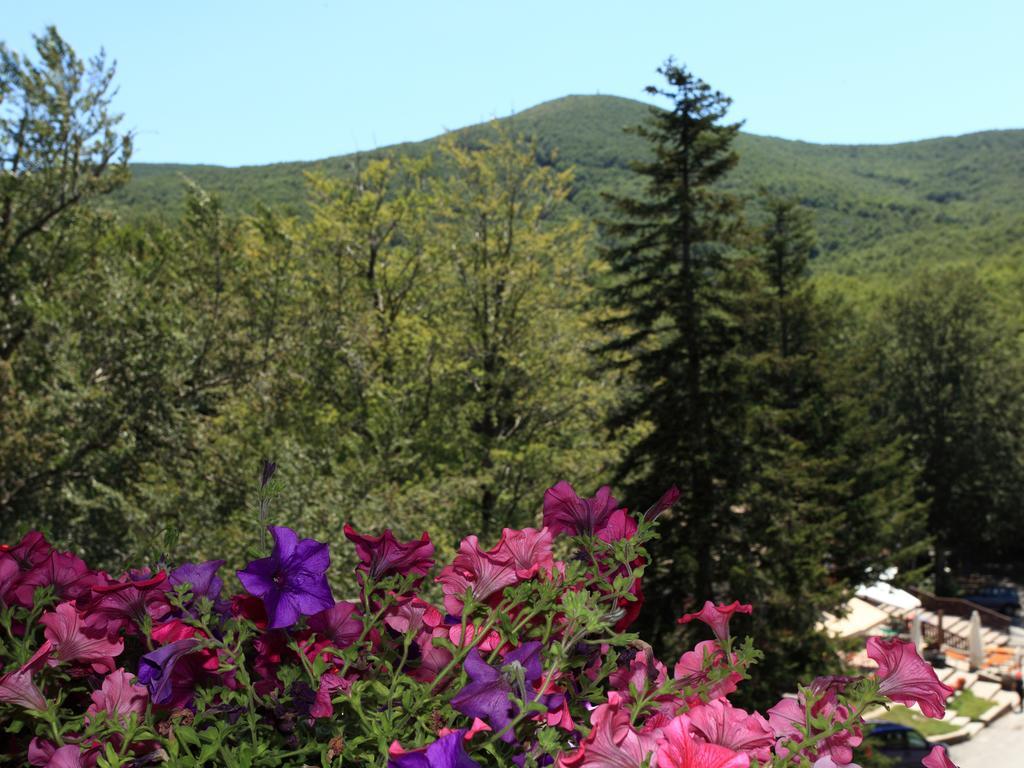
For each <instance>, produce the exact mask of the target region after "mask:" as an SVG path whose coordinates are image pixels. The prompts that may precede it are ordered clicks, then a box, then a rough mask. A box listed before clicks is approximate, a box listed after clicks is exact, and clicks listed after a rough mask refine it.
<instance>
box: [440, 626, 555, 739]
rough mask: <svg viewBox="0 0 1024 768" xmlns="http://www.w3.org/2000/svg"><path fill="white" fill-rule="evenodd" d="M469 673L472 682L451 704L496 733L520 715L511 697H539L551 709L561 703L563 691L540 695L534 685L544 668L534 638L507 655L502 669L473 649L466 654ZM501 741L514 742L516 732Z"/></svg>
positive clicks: (503, 737)
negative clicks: (489, 662)
mask: <svg viewBox="0 0 1024 768" xmlns="http://www.w3.org/2000/svg"><path fill="white" fill-rule="evenodd" d="M464 667H465V670H466V674H468V675H469V679H470V682H469V683H467V684H466V686H465V687H464V688H463V689H462V690H461V691H459V692H458V693H457V694H456V695H455V697H454V698H453V699H452V702H451V703H452V707H454V708H455V709H456V710H458V711H459V712H461V713H462V714H464V715H468V716H469V717H479V718H480V719H481V720H483V721H485V722H486V723H487V724H488V725H490V726H491V728H493V729H494V731H495V732H496V733H500V732H501V731H503V730H504V729H505V728H506V727H507V726H508V724H509V723H511V722H512V720H513V719H514V718H515V716H516V715H517V714H519V707H518V706H517V705H516V704H515V702H513V701H512V699H511V696H512V695H513V694H515V695H516V697H517V698H519V699H524V698H530V699H533V698H535V697H537V700H538V701H540V702H541V703H542V704H544V705H545V706H546V707H548V708H549V709H551V708H553V707H560V706H561V705H562V696H561V695H560V694H544V695H541V696H539V697H538V695H537V692H536V690H535V686H536V684H537V683H538V682H540V679H541V676H542V675H543V668H542V666H541V662H540V643H539V642H537V641H536V640H531V641H530V642H528V643H523V644H522V645H521V646H520V647H519V648H516V650H514V651H512V652H511V653H508V654H506V655H505V658H504V662H503V664H502V665H501V667H500V668H495V667H492V666H491V665H490V664H488V663H487V662H485V661H484V660H483V659H482V658H480V652H479V651H478V650H477V649H476V648H474V649H473V650H471V651H470V652H469V654H468V655H467V656H466V661H465V665H464ZM501 740H502V741H505V742H508V743H512V742H513V741H515V734H514V733H512V731H511V730H509V731H507V732H505V733H504V734H502V736H501Z"/></svg>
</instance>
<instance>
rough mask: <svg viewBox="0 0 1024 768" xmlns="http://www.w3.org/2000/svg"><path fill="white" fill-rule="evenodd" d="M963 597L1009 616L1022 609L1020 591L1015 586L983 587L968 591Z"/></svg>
mask: <svg viewBox="0 0 1024 768" xmlns="http://www.w3.org/2000/svg"><path fill="white" fill-rule="evenodd" d="M963 598H964V600H970V601H971V602H972V603H977V604H978V605H981V606H984V607H985V608H991V609H992V610H993V611H999V612H1000V613H1004V614H1006V615H1007V616H1013V615H1015V614H1016V613H1017V612H1018V611H1019V610H1020V593H1019V592H1018V591H1017V590H1016V589H1015V588H1014V587H997V586H990V587H982V588H981V589H975V590H972V591H971V592H968V593H967V594H965V595H964V596H963Z"/></svg>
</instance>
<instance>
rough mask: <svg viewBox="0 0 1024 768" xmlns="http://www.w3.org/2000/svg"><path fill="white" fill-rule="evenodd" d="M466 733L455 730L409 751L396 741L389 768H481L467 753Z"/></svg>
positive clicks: (392, 749)
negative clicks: (464, 741) (464, 744)
mask: <svg viewBox="0 0 1024 768" xmlns="http://www.w3.org/2000/svg"><path fill="white" fill-rule="evenodd" d="M465 733H466V732H465V731H461V730H460V731H453V732H452V733H449V734H448V735H446V736H442V737H441V738H439V739H438V740H437V741H435V742H433V743H431V744H428V745H427V746H426V747H422V748H420V749H413V750H410V751H408V752H406V751H405V750H403V749H401V748H400V747H398V746H397V743H396V744H395V745H393V746H392V748H391V755H390V757H391V759H390V760H388V768H480V763H478V762H477V761H476V760H474V759H473V758H471V757H470V756H469V755H467V754H466V750H465V747H464V746H463V739H464V736H465Z"/></svg>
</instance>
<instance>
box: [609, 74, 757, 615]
mask: <svg viewBox="0 0 1024 768" xmlns="http://www.w3.org/2000/svg"><path fill="white" fill-rule="evenodd" d="M658 71H659V73H660V74H661V75H663V76H664V77H665V80H666V85H665V86H664V87H663V88H658V87H654V86H652V87H650V88H648V92H650V93H652V94H658V95H661V96H665V97H667V98H668V99H669V100H670V101H671V104H670V108H669V109H667V110H664V111H663V110H660V109H652V111H651V115H650V118H649V120H648V122H647V123H646V124H644V125H643V126H640V127H638V128H636V129H634V131H635V133H636V134H637V135H639V136H641V137H643V138H644V139H646V140H647V141H648V142H649V144H650V148H651V150H652V155H653V156H652V157H651V159H650V160H649V161H647V162H643V163H640V164H638V165H636V166H635V170H636V171H637V172H638V173H639V174H640V175H641V176H642V177H644V179H645V181H646V194H645V195H644V196H643V197H642V198H627V197H619V198H613V200H612V202H613V203H614V204H615V207H616V208H617V210H618V212H619V214H620V219H619V220H618V221H616V222H615V223H612V224H610V225H609V226H608V234H609V235H610V237H611V240H612V245H611V246H610V247H609V249H608V252H607V258H608V261H609V262H610V265H611V268H612V271H613V286H612V288H611V290H610V296H611V301H612V304H613V307H614V308H615V310H616V312H615V315H614V317H613V319H612V321H611V322H612V323H613V324H614V325H615V326H616V327H617V329H618V336H617V338H616V339H615V341H614V342H613V343H611V344H610V345H609V347H608V352H609V353H610V355H611V358H612V359H613V360H614V363H615V364H616V365H618V366H620V367H621V368H622V369H623V370H624V372H625V374H626V376H627V380H628V381H629V382H631V383H632V389H631V390H630V392H629V395H628V397H627V399H626V402H625V404H624V406H623V407H622V408H621V409H620V410H619V411H618V413H617V414H616V416H615V417H614V419H613V421H612V424H613V426H616V427H619V428H622V427H633V428H635V429H637V430H638V431H639V432H640V433H641V434H640V437H639V439H638V440H637V441H636V442H635V443H634V445H633V446H632V447H631V449H630V450H629V452H628V454H627V456H626V457H625V460H624V462H623V464H622V466H621V469H620V478H619V481H620V483H622V484H624V486H625V487H626V488H627V490H628V491H630V492H634V491H635V492H636V493H635V494H632V495H639V494H641V493H650V489H651V488H657V487H661V486H663V485H667V484H669V483H676V484H677V485H678V486H679V488H680V491H681V494H682V495H681V498H680V501H679V503H678V504H677V506H676V508H675V511H674V513H673V519H672V520H671V522H669V523H668V524H667V525H665V526H664V528H663V539H662V541H661V543H660V545H659V547H658V551H657V552H655V556H654V562H655V563H657V564H658V565H659V570H658V571H656V572H654V573H653V574H650V576H651V578H650V579H649V581H648V584H649V585H650V588H651V589H652V590H653V591H654V593H655V596H654V599H653V600H649V601H648V604H649V606H650V607H649V608H648V610H647V613H646V621H647V622H648V623H649V626H650V628H651V629H652V630H653V631H654V632H655V633H660V631H662V630H664V629H666V628H667V627H668V625H669V623H670V622H672V620H673V619H674V617H675V616H676V615H678V611H679V608H680V605H679V603H680V599H681V597H683V596H685V595H686V594H687V593H690V594H691V596H700V597H704V596H707V597H712V596H713V590H712V586H713V584H714V582H715V579H716V575H718V574H716V560H717V557H718V550H719V543H718V537H719V535H720V529H721V528H722V526H723V525H724V524H725V523H726V521H727V520H728V518H729V516H730V515H731V512H730V511H729V508H730V505H731V501H732V499H733V494H734V491H735V486H736V483H737V481H738V471H739V461H738V459H739V457H740V455H741V443H742V411H743V403H742V396H741V392H740V390H739V388H738V385H737V375H736V374H737V370H736V364H737V360H736V359H735V356H734V351H735V348H736V344H737V340H738V327H737V324H736V314H735V306H734V304H735V300H736V298H737V291H736V286H735V285H734V277H733V275H732V274H731V273H732V272H733V268H734V266H735V265H736V261H737V253H736V252H735V251H734V249H733V246H732V244H731V241H732V239H733V235H734V233H735V231H736V228H737V222H738V215H737V202H736V200H735V199H734V198H732V197H731V196H729V195H728V194H726V193H724V192H722V191H720V190H719V189H718V188H717V187H716V186H715V183H716V182H717V181H719V180H720V179H721V178H722V177H723V176H724V175H725V174H726V173H727V172H728V171H729V169H730V168H732V167H733V166H734V165H735V164H736V160H737V156H736V154H735V153H734V152H733V150H732V142H733V139H734V138H735V136H736V133H737V132H738V130H739V124H738V123H725V122H724V120H725V116H726V111H727V109H728V107H729V104H730V100H729V99H728V98H726V97H725V96H723V95H722V94H721V93H719V92H717V91H714V90H712V88H711V87H710V86H709V85H708V84H707V83H705V82H704V81H702V80H700V79H699V78H697V77H695V76H694V75H693V74H691V73H690V72H688V71H687V70H686V69H685V68H684V67H681V66H678V65H676V64H675V63H674V62H673V61H672V60H669V61H667V62H666V63H665V64H664V65H663V66H662V67H661V68H660V69H659V70H658ZM641 489H642V490H641ZM637 501H640V499H634V505H635V504H636V502H637Z"/></svg>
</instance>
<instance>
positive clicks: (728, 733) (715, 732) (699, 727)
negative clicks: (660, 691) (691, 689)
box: [683, 699, 775, 765]
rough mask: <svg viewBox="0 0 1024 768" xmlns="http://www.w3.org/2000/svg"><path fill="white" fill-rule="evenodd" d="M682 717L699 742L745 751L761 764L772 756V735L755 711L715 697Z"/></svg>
mask: <svg viewBox="0 0 1024 768" xmlns="http://www.w3.org/2000/svg"><path fill="white" fill-rule="evenodd" d="M683 717H685V718H686V723H687V725H688V728H689V732H690V734H692V735H693V736H695V737H697V738H698V739H700V740H702V741H706V742H708V743H710V744H718V745H720V746H723V747H728V748H729V749H731V750H732V751H734V752H744V753H746V754H747V755H749V756H750V757H752V758H754V759H756V760H757V761H758V762H759V763H761V764H762V765H764V764H766V763H767V762H768V760H769V758H770V757H771V748H772V745H773V744H774V743H775V734H773V733H772V729H771V728H770V727H769V726H768V721H767V720H765V719H764V717H763V716H762V715H761V714H760V713H758V712H754V713H753V714H748V713H747V712H745V711H744V710H742V709H738V708H736V707H734V706H733V705H732V704H730V703H729V701H728V699H715V700H713V701H709V702H708V703H706V704H700V705H698V706H695V707H693V708H692V709H691V710H689V711H688V712H687V713H686V714H685V715H683Z"/></svg>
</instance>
